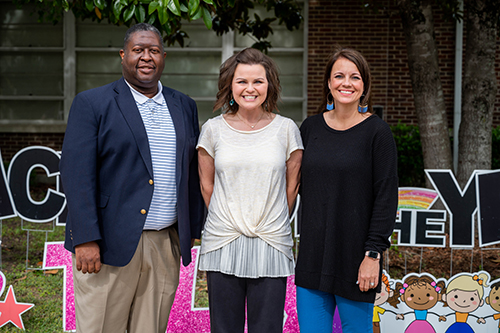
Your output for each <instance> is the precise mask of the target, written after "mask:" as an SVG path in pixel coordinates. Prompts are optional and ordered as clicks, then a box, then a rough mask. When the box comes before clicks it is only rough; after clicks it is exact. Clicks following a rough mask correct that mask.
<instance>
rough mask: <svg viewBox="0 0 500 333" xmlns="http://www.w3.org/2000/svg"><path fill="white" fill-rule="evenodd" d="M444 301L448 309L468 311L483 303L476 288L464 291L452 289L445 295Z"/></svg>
mask: <svg viewBox="0 0 500 333" xmlns="http://www.w3.org/2000/svg"><path fill="white" fill-rule="evenodd" d="M446 302H447V303H448V306H449V307H450V309H452V310H453V311H455V312H462V313H469V312H473V311H475V310H476V309H477V308H478V307H480V306H482V305H483V300H482V299H481V298H480V297H479V294H478V292H477V290H474V291H464V290H459V289H454V290H452V291H450V292H449V293H448V294H447V295H446Z"/></svg>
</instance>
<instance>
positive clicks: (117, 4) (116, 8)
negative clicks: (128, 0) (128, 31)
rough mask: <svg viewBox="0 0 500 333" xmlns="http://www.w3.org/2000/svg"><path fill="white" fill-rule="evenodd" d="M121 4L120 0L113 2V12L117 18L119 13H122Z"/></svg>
mask: <svg viewBox="0 0 500 333" xmlns="http://www.w3.org/2000/svg"><path fill="white" fill-rule="evenodd" d="M123 7H124V6H123V4H122V3H121V2H120V0H115V2H113V14H114V15H115V17H116V18H117V19H118V18H119V17H120V14H121V13H122V10H123Z"/></svg>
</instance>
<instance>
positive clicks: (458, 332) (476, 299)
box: [443, 273, 490, 333]
mask: <svg viewBox="0 0 500 333" xmlns="http://www.w3.org/2000/svg"><path fill="white" fill-rule="evenodd" d="M489 278H490V276H489V274H486V273H480V274H474V275H471V274H466V273H462V274H460V275H459V276H457V277H455V278H452V279H451V280H450V281H449V282H448V286H447V291H446V294H445V295H443V301H444V302H446V303H447V305H448V307H449V308H450V309H451V310H453V311H455V313H454V314H455V323H453V324H451V326H450V327H449V328H448V329H447V330H446V333H474V330H473V329H472V327H471V326H470V325H469V324H468V323H467V319H468V317H469V316H471V317H475V318H476V319H477V322H478V323H485V321H484V319H483V318H479V317H478V316H476V315H473V314H471V313H472V312H474V311H476V310H477V309H478V308H479V307H480V306H483V304H484V300H483V295H484V288H485V287H488V285H487V283H488V280H489ZM452 314H453V313H452ZM447 316H449V314H448V315H447Z"/></svg>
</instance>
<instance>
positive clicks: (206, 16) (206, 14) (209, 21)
mask: <svg viewBox="0 0 500 333" xmlns="http://www.w3.org/2000/svg"><path fill="white" fill-rule="evenodd" d="M203 22H204V23H205V25H206V27H207V29H208V30H210V29H212V15H210V12H209V11H208V9H207V8H205V7H203Z"/></svg>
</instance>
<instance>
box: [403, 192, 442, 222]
mask: <svg viewBox="0 0 500 333" xmlns="http://www.w3.org/2000/svg"><path fill="white" fill-rule="evenodd" d="M398 195H399V202H398V215H399V210H400V209H429V208H430V207H432V205H433V204H434V202H435V201H436V200H437V199H438V193H437V192H436V191H435V190H431V189H427V188H421V187H400V188H399V190H398Z"/></svg>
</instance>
